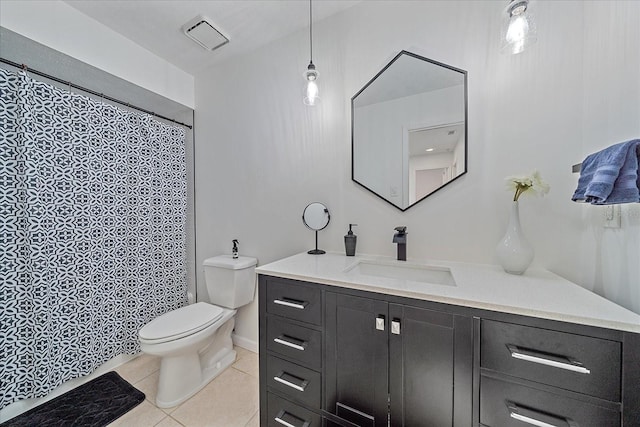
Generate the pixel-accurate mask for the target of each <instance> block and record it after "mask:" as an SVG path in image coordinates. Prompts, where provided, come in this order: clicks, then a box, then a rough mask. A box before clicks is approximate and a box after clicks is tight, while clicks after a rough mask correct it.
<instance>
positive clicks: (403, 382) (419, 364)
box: [389, 304, 473, 427]
mask: <svg viewBox="0 0 640 427" xmlns="http://www.w3.org/2000/svg"><path fill="white" fill-rule="evenodd" d="M389 317H390V322H392V326H391V330H390V338H389V356H390V361H389V386H390V416H391V425H392V426H394V427H395V426H417V425H420V426H434V427H442V426H469V425H471V417H472V410H471V405H472V379H473V378H472V362H473V354H472V349H473V335H472V322H471V319H468V318H464V317H460V316H454V315H451V314H448V313H442V312H438V311H432V310H425V309H419V308H414V307H407V306H403V305H397V304H389Z"/></svg>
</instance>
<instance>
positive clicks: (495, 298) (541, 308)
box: [256, 253, 640, 333]
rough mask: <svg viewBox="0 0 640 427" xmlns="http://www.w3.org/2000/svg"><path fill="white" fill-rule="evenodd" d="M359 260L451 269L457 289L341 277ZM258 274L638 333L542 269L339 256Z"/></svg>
mask: <svg viewBox="0 0 640 427" xmlns="http://www.w3.org/2000/svg"><path fill="white" fill-rule="evenodd" d="M360 260H373V261H380V262H383V263H386V264H392V265H393V264H395V263H397V264H402V265H428V266H432V267H445V268H449V269H450V270H451V275H452V276H453V278H454V280H455V283H456V285H455V286H447V285H434V284H429V283H420V282H413V281H409V280H398V279H389V278H382V277H375V276H362V275H354V274H352V273H349V272H346V271H345V270H348V269H349V268H350V267H351V266H352V265H353V264H354V263H357V262H359V261H360ZM256 273H258V274H263V275H268V276H277V277H283V278H288V279H296V280H303V281H308V282H315V283H322V284H326V285H334V286H339V287H342V288H350V289H360V290H364V291H369V292H376V293H382V294H387V295H397V296H402V297H409V298H415V299H420V300H425V301H434V302H441V303H446V304H454V305H460V306H465V307H474V308H479V309H485V310H494V311H500V312H504V313H512V314H520V315H524V316H531V317H538V318H543V319H550V320H559V321H562V322H570V323H577V324H583V325H590V326H597V327H602V328H609V329H617V330H621V331H629V332H638V333H640V315H638V314H635V313H633V312H632V311H629V310H627V309H625V308H623V307H621V306H619V305H617V304H615V303H613V302H611V301H609V300H607V299H605V298H603V297H601V296H599V295H596V294H594V293H593V292H591V291H588V290H587V289H584V288H582V287H580V286H578V285H576V284H575V283H573V282H570V281H568V280H565V279H563V278H562V277H560V276H558V275H556V274H553V273H551V272H549V271H547V270H541V269H528V270H527V271H526V272H525V274H523V275H522V276H516V275H512V274H507V273H505V272H504V271H503V270H502V268H501V267H499V266H496V265H484V264H469V263H461V262H451V261H428V262H414V261H412V260H409V261H407V262H404V261H396V260H394V259H393V258H389V257H380V256H370V255H360V256H355V257H347V256H345V255H343V254H338V253H327V254H325V255H308V254H307V253H301V254H297V255H293V256H291V257H288V258H284V259H281V260H279V261H275V262H272V263H270V264H266V265H263V266H260V267H258V268H256Z"/></svg>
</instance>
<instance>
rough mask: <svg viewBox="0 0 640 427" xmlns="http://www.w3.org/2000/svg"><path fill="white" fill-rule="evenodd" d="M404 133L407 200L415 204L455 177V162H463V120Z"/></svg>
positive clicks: (456, 166) (407, 130) (456, 171)
mask: <svg viewBox="0 0 640 427" xmlns="http://www.w3.org/2000/svg"><path fill="white" fill-rule="evenodd" d="M405 132H406V133H405V135H406V138H407V154H408V162H407V166H408V176H409V180H408V181H409V182H408V183H407V185H408V195H409V200H408V202H409V203H415V202H416V201H418V200H420V199H422V198H423V197H425V196H427V195H429V194H431V193H433V192H434V191H436V190H437V189H439V188H440V187H442V186H443V185H445V184H446V183H447V182H449V181H451V180H452V179H454V178H455V177H456V176H458V164H459V163H460V164H463V165H464V162H465V161H466V159H465V152H464V141H465V135H464V133H465V132H464V125H463V123H449V124H443V125H437V126H428V127H427V126H424V127H422V126H420V127H414V128H408V129H406V131H405ZM463 170H464V168H463Z"/></svg>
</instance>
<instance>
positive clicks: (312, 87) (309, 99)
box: [304, 0, 320, 106]
mask: <svg viewBox="0 0 640 427" xmlns="http://www.w3.org/2000/svg"><path fill="white" fill-rule="evenodd" d="M312 29H313V15H312V14H311V0H309V65H308V66H307V70H306V71H305V72H304V78H305V80H306V83H305V85H306V88H305V96H304V104H305V105H309V106H314V105H316V104H317V103H318V101H319V100H320V98H318V83H317V82H316V80H317V79H318V75H319V73H318V71H316V66H315V65H313V32H312Z"/></svg>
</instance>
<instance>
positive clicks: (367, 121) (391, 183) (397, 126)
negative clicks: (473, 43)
mask: <svg viewBox="0 0 640 427" xmlns="http://www.w3.org/2000/svg"><path fill="white" fill-rule="evenodd" d="M351 156H352V158H351V161H352V167H351V178H352V179H353V180H354V181H355V182H357V183H358V184H360V185H361V186H363V187H364V188H366V189H367V190H369V191H371V192H372V193H374V194H376V195H377V196H378V197H380V198H382V199H384V200H386V201H387V202H389V203H391V204H392V205H393V206H395V207H397V208H398V209H400V210H402V211H405V210H407V209H409V208H410V207H411V206H414V205H415V204H416V203H418V202H420V201H421V200H424V199H425V198H427V197H428V196H429V195H431V194H433V193H434V192H436V191H438V190H439V189H441V188H443V187H445V186H446V185H447V184H449V183H451V182H452V181H454V180H455V179H457V178H459V177H460V176H462V175H464V174H465V173H466V172H467V72H466V71H464V70H460V69H458V68H454V67H451V66H449V65H446V64H442V63H440V62H436V61H433V60H431V59H427V58H424V57H422V56H419V55H416V54H413V53H410V52H407V51H404V50H403V51H402V52H400V53H399V54H398V55H396V57H395V58H393V60H392V61H391V62H389V64H387V65H386V66H385V67H384V68H383V69H382V70H381V71H380V72H379V73H378V74H376V75H375V77H373V78H372V79H371V80H370V81H369V82H368V83H367V84H366V85H365V86H364V87H363V88H362V89H360V91H359V92H358V93H356V94H355V95H354V96H353V98H351Z"/></svg>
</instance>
